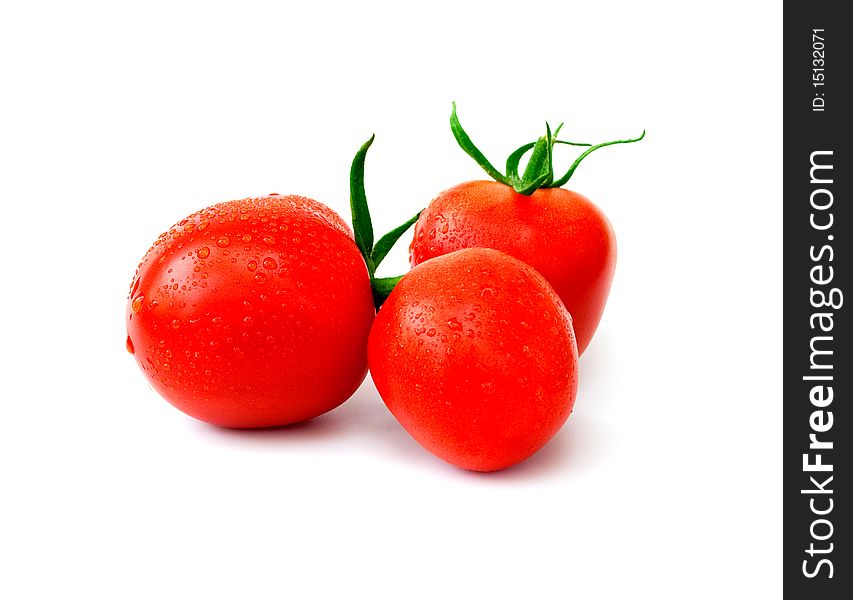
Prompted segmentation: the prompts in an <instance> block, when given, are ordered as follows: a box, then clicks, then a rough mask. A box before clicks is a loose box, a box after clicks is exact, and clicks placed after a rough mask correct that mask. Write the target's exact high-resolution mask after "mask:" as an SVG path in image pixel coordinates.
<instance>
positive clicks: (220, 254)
mask: <svg viewBox="0 0 853 600" xmlns="http://www.w3.org/2000/svg"><path fill="white" fill-rule="evenodd" d="M373 317H374V308H373V300H372V295H371V288H370V281H369V278H368V274H367V267H366V265H365V262H364V260H363V259H362V257H361V255H360V254H359V251H358V248H357V247H356V245H355V242H354V241H353V235H352V232H351V231H350V229H349V227H348V226H347V225H346V223H344V221H343V220H341V218H340V217H339V216H338V215H337V214H336V213H335V212H334V211H332V210H331V209H330V208H328V207H326V206H324V205H323V204H320V203H319V202H315V201H314V200H310V199H308V198H302V197H299V196H279V195H277V194H271V195H270V196H266V197H262V198H247V199H245V200H235V201H231V202H223V203H221V204H216V205H214V206H211V207H209V208H206V209H204V210H202V211H199V212H197V213H195V214H193V215H190V216H189V217H187V218H186V219H184V220H182V221H181V222H179V223H178V224H177V225H175V226H174V227H172V229H170V230H169V231H168V232H167V233H164V234H163V235H161V236H160V238H159V239H158V240H157V242H156V243H155V244H154V246H152V247H151V249H150V250H149V251H148V253H147V254H146V255H145V257H144V258H143V259H142V263H141V264H140V265H139V268H138V270H137V273H136V276H135V277H134V280H133V284H132V286H131V291H130V296H129V300H128V306H127V331H128V338H127V348H128V350H129V351H130V352H131V353H133V355H134V357H135V358H136V360H137V362H138V363H139V366H140V367H142V370H143V372H144V373H145V376H146V377H147V378H148V380H149V382H150V383H151V385H152V386H153V387H154V389H155V390H157V391H158V392H159V393H160V394H161V395H162V396H163V397H164V398H166V400H168V401H169V402H171V403H172V404H173V405H174V406H176V407H177V408H179V409H180V410H182V411H184V412H185V413H187V414H188V415H191V416H193V417H195V418H197V419H200V420H202V421H206V422H208V423H213V424H215V425H220V426H224V427H269V426H276V425H286V424H289V423H296V422H298V421H304V420H306V419H310V418H312V417H316V416H317V415H320V414H322V413H324V412H326V411H329V410H331V409H333V408H335V407H336V406H338V405H339V404H341V403H342V402H344V401H345V400H346V399H347V398H349V397H350V396H351V395H352V393H353V392H354V391H355V390H356V388H358V386H359V384H360V383H361V381H362V380H363V379H364V377H365V375H366V372H367V356H366V343H367V335H368V332H369V329H370V325H371V323H372V321H373Z"/></svg>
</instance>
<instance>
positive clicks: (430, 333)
mask: <svg viewBox="0 0 853 600" xmlns="http://www.w3.org/2000/svg"><path fill="white" fill-rule="evenodd" d="M427 335H428V336H429V337H435V329H430V330H429V331H427Z"/></svg>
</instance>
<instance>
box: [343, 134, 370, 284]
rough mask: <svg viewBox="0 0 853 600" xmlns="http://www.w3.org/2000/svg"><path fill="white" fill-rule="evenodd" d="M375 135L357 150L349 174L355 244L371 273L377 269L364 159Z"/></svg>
mask: <svg viewBox="0 0 853 600" xmlns="http://www.w3.org/2000/svg"><path fill="white" fill-rule="evenodd" d="M375 137H376V136H375V135H372V136H370V139H369V140H367V141H366V142H365V143H364V145H362V147H361V148H359V150H358V152H356V154H355V158H353V159H352V167H351V168H350V174H349V205H350V211H351V212H352V229H353V232H354V233H355V244H356V246H358V249H359V251H360V252H361V255H362V256H363V257H364V260H365V262H366V263H367V270H368V271H369V272H370V274H371V275H373V271H374V270H375V268H374V267H373V264H372V260H371V258H370V256H371V253H372V252H373V223H372V222H371V220H370V208H369V207H368V206H367V195H366V194H365V192H364V160H365V159H366V158H367V150H368V149H369V148H370V145H371V144H372V143H373V140H374V138H375Z"/></svg>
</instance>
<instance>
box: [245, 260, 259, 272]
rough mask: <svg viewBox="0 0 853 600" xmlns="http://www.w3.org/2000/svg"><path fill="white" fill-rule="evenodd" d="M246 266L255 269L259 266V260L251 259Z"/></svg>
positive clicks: (251, 269)
mask: <svg viewBox="0 0 853 600" xmlns="http://www.w3.org/2000/svg"><path fill="white" fill-rule="evenodd" d="M246 268H247V269H249V270H250V271H254V270H255V269H257V268H258V261H256V260H250V261H249V262H247V263H246Z"/></svg>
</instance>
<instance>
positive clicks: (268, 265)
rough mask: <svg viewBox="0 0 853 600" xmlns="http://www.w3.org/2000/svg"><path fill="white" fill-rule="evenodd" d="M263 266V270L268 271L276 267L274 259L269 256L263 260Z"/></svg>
mask: <svg viewBox="0 0 853 600" xmlns="http://www.w3.org/2000/svg"><path fill="white" fill-rule="evenodd" d="M263 265H264V268H265V269H270V270H272V269H275V268H276V267H277V266H278V265H277V264H276V262H275V259H274V258H272V257H271V256H267V257H266V258H265V259H264V262H263Z"/></svg>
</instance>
